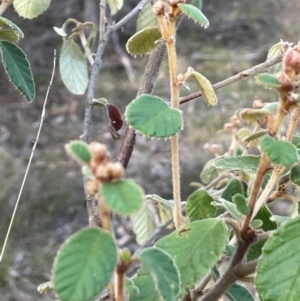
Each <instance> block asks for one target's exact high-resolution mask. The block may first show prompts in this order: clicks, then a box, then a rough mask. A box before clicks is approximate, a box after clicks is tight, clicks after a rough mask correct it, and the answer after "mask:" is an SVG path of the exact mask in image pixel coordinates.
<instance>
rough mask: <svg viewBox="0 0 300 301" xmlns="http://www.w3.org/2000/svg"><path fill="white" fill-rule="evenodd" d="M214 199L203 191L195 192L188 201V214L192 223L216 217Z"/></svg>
mask: <svg viewBox="0 0 300 301" xmlns="http://www.w3.org/2000/svg"><path fill="white" fill-rule="evenodd" d="M213 201H214V199H213V198H212V197H211V196H210V194H209V193H208V192H207V191H205V190H202V189H199V190H196V191H195V192H193V193H192V194H191V195H190V196H189V197H188V199H187V204H186V213H187V215H188V217H189V218H190V221H191V222H193V221H196V220H201V219H205V218H209V217H215V214H216V211H217V209H216V207H215V206H213V205H211V203H212V202H213Z"/></svg>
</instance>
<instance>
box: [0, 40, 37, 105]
mask: <svg viewBox="0 0 300 301" xmlns="http://www.w3.org/2000/svg"><path fill="white" fill-rule="evenodd" d="M0 49H1V54H2V62H3V65H4V68H5V70H6V73H7V75H8V76H9V78H10V80H11V81H12V82H13V84H14V85H15V86H16V88H17V89H18V90H19V91H20V92H21V93H22V94H23V95H24V97H25V98H26V99H27V100H28V101H29V102H30V101H32V100H33V99H34V97H35V84H34V80H33V75H32V72H31V68H30V65H29V62H28V59H27V57H26V55H25V53H24V52H23V50H22V49H21V48H19V47H18V46H16V45H15V44H12V43H10V42H6V41H2V42H0Z"/></svg>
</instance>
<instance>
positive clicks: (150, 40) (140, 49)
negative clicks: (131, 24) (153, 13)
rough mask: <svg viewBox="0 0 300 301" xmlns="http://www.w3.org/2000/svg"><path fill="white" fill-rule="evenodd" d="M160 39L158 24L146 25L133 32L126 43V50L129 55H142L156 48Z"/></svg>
mask: <svg viewBox="0 0 300 301" xmlns="http://www.w3.org/2000/svg"><path fill="white" fill-rule="evenodd" d="M160 39H161V33H160V30H159V28H158V26H152V27H146V28H143V29H142V30H140V31H138V32H137V33H135V34H134V35H133V36H132V37H131V38H130V39H129V40H128V41H127V43H126V50H127V52H128V53H130V54H131V55H144V54H147V53H150V52H151V51H152V50H153V49H154V48H156V47H157V46H158V45H159V43H158V41H159V40H160Z"/></svg>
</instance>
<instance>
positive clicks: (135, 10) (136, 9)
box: [113, 0, 149, 30]
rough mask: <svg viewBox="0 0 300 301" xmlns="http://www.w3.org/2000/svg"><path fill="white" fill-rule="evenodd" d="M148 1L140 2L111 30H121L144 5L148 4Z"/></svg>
mask: <svg viewBox="0 0 300 301" xmlns="http://www.w3.org/2000/svg"><path fill="white" fill-rule="evenodd" d="M148 1H149V0H142V1H141V2H139V3H138V5H137V6H136V7H135V8H134V9H132V10H131V11H130V13H128V14H127V15H126V16H125V17H124V18H123V19H121V20H120V21H119V22H118V23H117V24H115V26H114V27H113V30H117V29H119V28H121V27H122V26H123V25H125V24H126V23H127V22H128V21H129V20H130V19H131V18H133V17H134V16H135V15H136V14H137V13H139V12H140V11H141V10H142V8H143V7H144V5H145V4H146V3H147V2H148Z"/></svg>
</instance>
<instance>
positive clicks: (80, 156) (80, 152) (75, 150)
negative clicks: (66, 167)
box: [65, 140, 92, 164]
mask: <svg viewBox="0 0 300 301" xmlns="http://www.w3.org/2000/svg"><path fill="white" fill-rule="evenodd" d="M65 148H66V151H67V153H68V154H69V155H71V156H72V157H73V158H74V159H75V160H76V161H78V162H79V163H83V164H88V163H89V162H90V161H91V159H92V153H91V151H90V148H89V146H88V144H86V143H85V142H83V141H80V140H75V141H71V142H70V143H68V144H66V146H65Z"/></svg>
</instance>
